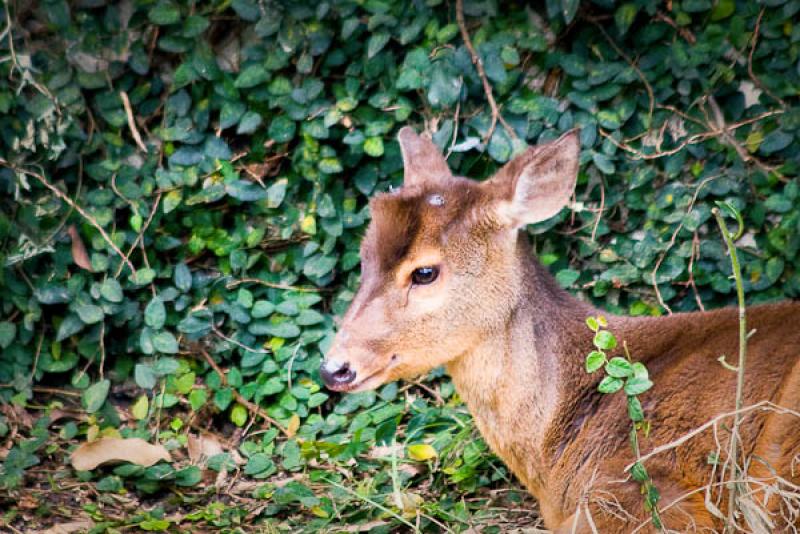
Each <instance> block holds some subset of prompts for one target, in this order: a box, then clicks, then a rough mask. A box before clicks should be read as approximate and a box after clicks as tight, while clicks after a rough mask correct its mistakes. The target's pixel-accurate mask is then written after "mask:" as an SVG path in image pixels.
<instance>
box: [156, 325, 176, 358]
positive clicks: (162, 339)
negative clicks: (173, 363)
mask: <svg viewBox="0 0 800 534" xmlns="http://www.w3.org/2000/svg"><path fill="white" fill-rule="evenodd" d="M153 348H155V349H156V350H157V351H158V352H161V353H163V354H177V352H178V340H177V339H175V336H174V335H172V333H171V332H166V331H162V332H159V333H157V334H156V335H154V336H153Z"/></svg>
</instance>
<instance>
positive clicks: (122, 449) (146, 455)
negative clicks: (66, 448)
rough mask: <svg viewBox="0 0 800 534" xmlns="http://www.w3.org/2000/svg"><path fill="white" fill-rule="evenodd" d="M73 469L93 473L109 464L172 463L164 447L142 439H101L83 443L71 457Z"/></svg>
mask: <svg viewBox="0 0 800 534" xmlns="http://www.w3.org/2000/svg"><path fill="white" fill-rule="evenodd" d="M70 460H71V461H72V467H74V468H75V469H76V470H78V471H91V470H92V469H94V468H96V467H97V466H99V465H102V464H106V463H109V462H130V463H132V464H136V465H141V466H143V467H150V466H151V465H153V464H155V463H156V462H158V461H159V460H164V461H167V462H169V461H171V460H172V458H171V457H170V455H169V452H168V451H167V449H165V448H164V446H163V445H151V444H150V443H147V442H146V441H145V440H143V439H140V438H129V439H119V438H100V439H98V440H97V441H91V442H87V443H82V444H81V445H79V446H78V448H77V449H75V452H73V453H72V456H71V457H70Z"/></svg>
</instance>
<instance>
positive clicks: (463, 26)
mask: <svg viewBox="0 0 800 534" xmlns="http://www.w3.org/2000/svg"><path fill="white" fill-rule="evenodd" d="M456 21H457V22H458V28H459V30H461V38H462V39H463V40H464V46H466V47H467V50H469V54H470V57H472V64H473V65H475V70H477V71H478V77H480V79H481V83H483V92H484V93H486V100H487V101H488V102H489V107H490V108H492V122H491V124H490V125H489V130H487V132H486V135H485V136H484V138H483V140H484V141H488V140H489V139H491V137H492V134H493V133H494V129H495V128H496V127H497V121H500V124H502V125H503V128H505V129H506V132H508V135H510V136H511V137H512V138H513V139H516V138H517V134H516V133H514V129H513V128H511V126H509V125H508V123H507V122H506V120H505V119H504V118H503V116H502V115H501V114H500V109H499V108H498V107H497V102H496V101H495V99H494V94H493V93H492V86H491V84H490V83H489V79H488V78H487V77H486V71H484V70H483V61H482V60H481V57H480V56H479V55H478V53H477V52H476V51H475V47H474V46H473V45H472V39H471V38H470V36H469V32H468V31H467V23H466V21H465V20H464V0H456Z"/></svg>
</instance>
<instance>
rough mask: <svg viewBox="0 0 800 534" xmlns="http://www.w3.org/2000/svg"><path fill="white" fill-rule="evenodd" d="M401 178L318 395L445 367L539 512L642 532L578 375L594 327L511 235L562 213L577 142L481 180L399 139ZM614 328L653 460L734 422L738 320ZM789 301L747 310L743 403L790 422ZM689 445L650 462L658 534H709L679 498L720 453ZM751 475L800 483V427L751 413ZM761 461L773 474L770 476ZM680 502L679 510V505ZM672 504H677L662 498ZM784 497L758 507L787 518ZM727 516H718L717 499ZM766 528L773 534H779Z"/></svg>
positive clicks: (588, 527)
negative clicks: (642, 366)
mask: <svg viewBox="0 0 800 534" xmlns="http://www.w3.org/2000/svg"><path fill="white" fill-rule="evenodd" d="M399 139H400V144H401V148H402V151H403V159H404V164H405V168H406V175H405V182H404V186H403V189H402V190H401V191H400V192H399V193H395V194H388V195H382V196H380V197H378V198H376V199H374V200H373V203H372V204H371V208H372V213H373V220H372V224H371V225H370V228H369V230H368V233H367V235H366V236H365V238H364V242H363V245H362V285H361V288H360V289H359V291H358V294H357V295H356V297H355V299H354V300H353V303H352V304H351V306H350V309H349V310H348V312H347V314H346V316H345V318H344V321H343V323H342V328H341V329H340V332H339V334H338V335H337V338H336V340H335V342H334V345H333V347H332V349H331V351H330V352H329V354H328V355H327V359H326V361H325V362H324V364H323V367H322V369H321V373H322V376H323V379H324V380H325V382H326V383H327V384H328V386H329V387H331V388H333V389H337V390H340V391H357V390H364V389H370V388H374V387H377V386H378V385H380V384H382V383H385V382H388V381H391V380H395V379H397V378H401V377H411V376H415V375H418V374H421V373H424V372H426V371H428V370H430V369H432V368H434V367H436V366H438V365H445V366H446V368H447V371H448V373H449V374H450V375H451V376H452V378H453V382H454V384H455V386H456V389H457V391H458V392H459V394H460V396H461V397H462V398H463V399H464V400H465V402H466V404H467V406H468V408H469V410H470V412H471V413H472V415H473V416H474V418H475V421H476V424H477V426H478V429H479V430H480V432H481V434H482V435H483V436H484V438H485V439H486V441H487V443H488V444H489V445H490V447H491V448H492V449H493V450H494V451H495V452H496V453H497V454H498V456H500V457H501V458H502V459H503V460H504V461H505V462H506V464H507V465H508V466H509V468H510V469H511V470H512V471H513V472H514V473H515V475H516V476H517V477H518V478H519V479H520V480H521V481H522V482H523V483H524V484H525V486H526V487H527V488H528V490H529V491H530V492H531V493H532V494H533V495H534V496H535V497H537V499H538V500H539V502H540V506H541V513H542V517H543V518H544V520H545V524H546V525H547V527H548V528H551V529H555V530H556V531H559V532H573V531H575V532H593V531H594V530H595V529H596V531H598V532H604V533H605V532H629V531H631V530H633V529H635V528H636V527H638V526H639V525H640V524H644V525H645V526H646V522H645V518H646V514H645V513H644V510H643V509H642V499H641V495H640V494H639V486H638V484H637V483H635V482H632V481H630V480H629V479H627V478H628V477H627V475H626V473H625V467H626V466H627V465H628V464H630V463H631V462H633V461H634V460H635V458H634V457H633V453H632V452H631V449H630V446H629V443H628V435H629V432H630V422H629V421H628V420H627V417H626V405H625V398H624V395H622V394H617V395H603V394H601V393H599V392H598V391H597V382H598V380H599V379H598V378H597V377H595V376H592V375H588V374H586V372H585V371H584V369H583V366H584V359H585V355H586V354H587V353H588V352H589V351H590V350H591V348H592V347H591V335H590V332H589V331H588V329H587V328H586V326H585V319H586V318H587V317H588V316H591V315H598V314H601V313H602V312H600V311H599V310H597V309H595V308H594V307H593V306H591V305H589V304H587V303H585V302H582V301H580V300H578V299H576V298H575V297H573V296H571V295H570V294H569V293H568V292H566V291H564V290H563V289H561V288H560V287H558V285H557V284H556V283H555V281H554V280H553V279H552V277H551V276H550V275H549V273H548V272H547V271H546V269H544V268H543V267H542V266H540V265H539V264H538V263H537V262H536V261H535V260H534V259H533V257H532V252H531V250H530V246H529V245H528V242H527V240H526V238H525V237H524V236H521V235H520V234H519V232H518V228H519V227H521V226H523V225H524V224H527V223H530V222H536V221H538V220H544V219H546V218H548V217H550V216H552V215H553V214H555V213H557V212H558V211H559V210H560V209H561V207H563V206H564V205H565V204H566V203H567V202H568V200H569V197H570V196H571V194H572V191H573V189H574V184H575V177H576V174H577V162H578V153H579V147H578V143H577V135H576V134H575V133H574V132H572V133H570V134H567V135H565V136H563V137H562V138H560V139H558V140H556V141H554V142H553V143H550V144H548V145H541V146H539V147H535V148H532V149H529V150H528V152H527V153H525V154H523V155H522V156H520V157H518V158H517V159H515V160H514V161H512V162H511V163H509V164H508V165H506V167H504V168H503V169H502V170H501V171H500V172H499V173H498V174H497V175H496V176H495V177H493V178H492V179H490V180H488V181H487V182H483V183H478V182H473V181H471V180H466V179H463V178H456V177H453V176H452V175H451V174H450V173H449V170H448V169H447V165H446V163H445V161H444V159H443V158H442V157H441V155H440V154H439V153H438V151H437V150H436V149H435V147H434V145H433V144H432V143H430V142H429V141H426V140H425V139H422V138H420V137H418V136H417V135H416V134H414V133H413V132H412V131H410V130H409V129H405V128H404V129H403V130H401V133H400V138H399ZM608 320H609V330H611V331H612V332H614V334H615V335H616V337H617V338H618V339H620V340H624V341H625V342H626V343H627V346H628V348H629V349H630V351H631V354H633V356H634V359H637V360H639V361H643V362H644V363H646V365H647V366H648V368H649V369H650V376H651V379H652V380H653V382H654V383H655V386H654V387H653V389H651V390H650V391H648V392H647V393H645V394H644V395H642V399H641V400H642V404H643V407H644V410H645V414H646V416H647V418H648V419H650V420H651V421H652V422H653V427H652V432H651V433H650V435H649V437H648V438H647V439H646V440H644V441H643V442H642V443H641V450H642V452H643V453H647V451H648V450H650V449H651V448H652V447H655V446H658V445H662V444H665V443H669V442H671V441H673V440H675V439H678V438H680V437H681V436H683V435H685V434H687V433H688V432H691V431H692V430H693V429H695V428H697V427H699V426H700V425H703V424H704V423H706V422H708V421H709V420H710V419H712V418H713V417H715V416H717V415H718V414H723V413H726V412H730V411H731V410H732V409H733V402H734V399H733V393H734V391H735V381H736V374H735V373H734V372H731V371H729V370H726V369H724V368H723V367H722V366H721V364H720V363H719V362H718V361H717V358H718V357H719V356H720V355H722V354H725V355H728V357H729V359H730V357H731V355H734V354H736V353H737V351H738V315H737V310H734V309H722V310H716V311H711V312H703V313H690V314H676V315H673V316H669V317H660V318H629V317H609V318H608ZM798 320H800V303H794V302H785V303H780V304H772V305H766V306H759V307H755V308H751V309H750V310H749V313H748V326H749V328H751V329H752V328H754V329H756V333H755V334H754V335H753V337H752V338H751V339H750V341H749V345H748V347H749V358H748V362H747V368H746V369H747V387H746V390H745V393H746V394H745V405H748V404H753V403H756V402H760V401H770V402H773V403H775V404H780V405H781V406H784V407H787V408H790V409H798V408H800V328H798V327H797V326H795V325H797V324H798ZM725 432H726V431H721V432H719V433H718V434H717V436H716V438H715V435H714V432H712V429H708V430H707V431H705V432H699V433H697V435H695V436H693V437H691V439H688V440H687V441H686V442H685V443H683V444H682V445H681V446H680V447H677V448H674V449H670V450H669V451H666V452H665V453H663V454H661V455H657V456H654V457H653V458H652V459H649V460H648V462H647V468H648V472H649V473H650V476H651V478H652V479H653V482H654V483H655V485H656V486H657V487H658V489H659V490H660V492H661V494H662V500H661V504H662V510H663V513H662V517H663V518H664V522H665V525H666V526H667V527H668V528H670V529H676V530H678V531H681V532H684V531H690V530H692V529H697V530H702V529H703V528H707V529H714V528H718V526H719V524H718V523H719V522H718V520H717V519H715V518H714V516H713V515H712V514H711V512H710V511H709V509H708V507H707V506H706V505H705V503H704V497H705V493H703V492H702V491H700V492H695V493H691V492H692V490H695V489H696V488H700V487H702V486H704V485H705V484H708V483H709V482H713V481H712V480H711V478H710V477H711V469H712V467H711V465H709V463H708V462H707V458H708V455H709V453H712V452H715V451H718V450H719V449H720V447H719V446H718V445H717V440H719V443H721V444H722V449H723V450H721V451H720V452H721V453H722V456H723V457H725V452H726V451H725V450H724V446H725V445H724V444H725V443H727V440H728V435H727V434H726V433H725ZM741 438H742V442H743V443H744V446H745V447H744V450H745V452H746V453H749V454H748V456H751V457H758V458H759V459H763V462H760V463H759V462H752V463H751V465H750V467H749V468H748V474H750V475H751V476H756V477H762V478H764V479H767V478H770V477H772V478H774V476H775V475H776V474H777V475H779V476H780V477H782V478H783V479H785V480H786V481H789V482H790V483H791V482H793V483H800V478H798V475H797V472H798V471H797V470H794V469H793V466H794V462H795V461H800V459H798V458H797V456H798V455H800V418H797V417H795V416H794V415H790V414H779V413H775V412H767V411H758V412H753V413H751V414H749V416H748V417H746V418H745V419H744V421H743V423H742V427H741ZM765 464H769V467H767V466H766V465H765ZM687 493H688V496H687ZM673 501H674V502H673ZM778 501H779V500H778V499H774V498H773V499H772V501H771V502H769V501H768V502H766V504H765V509H767V510H768V511H770V512H775V517H774V518H773V519H774V522H773V526H775V525H778V526H780V525H782V524H783V525H786V524H787V523H788V522H790V523H792V524H796V522H797V518H793V519H792V518H790V519H788V520H787V519H783V523H781V518H780V517H779V514H778V513H777V512H778V511H781V510H780V503H779V502H778ZM723 507H724V503H723ZM776 528H777V527H776Z"/></svg>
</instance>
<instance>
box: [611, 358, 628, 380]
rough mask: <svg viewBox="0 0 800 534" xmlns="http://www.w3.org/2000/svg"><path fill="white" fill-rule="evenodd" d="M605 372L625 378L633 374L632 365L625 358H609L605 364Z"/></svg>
mask: <svg viewBox="0 0 800 534" xmlns="http://www.w3.org/2000/svg"><path fill="white" fill-rule="evenodd" d="M606 373H608V374H609V375H610V376H614V377H616V378H625V377H628V376H631V375H633V367H632V366H631V364H630V362H629V361H628V360H626V359H625V358H620V357H619V356H617V357H616V358H611V360H609V362H608V363H607V364H606Z"/></svg>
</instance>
